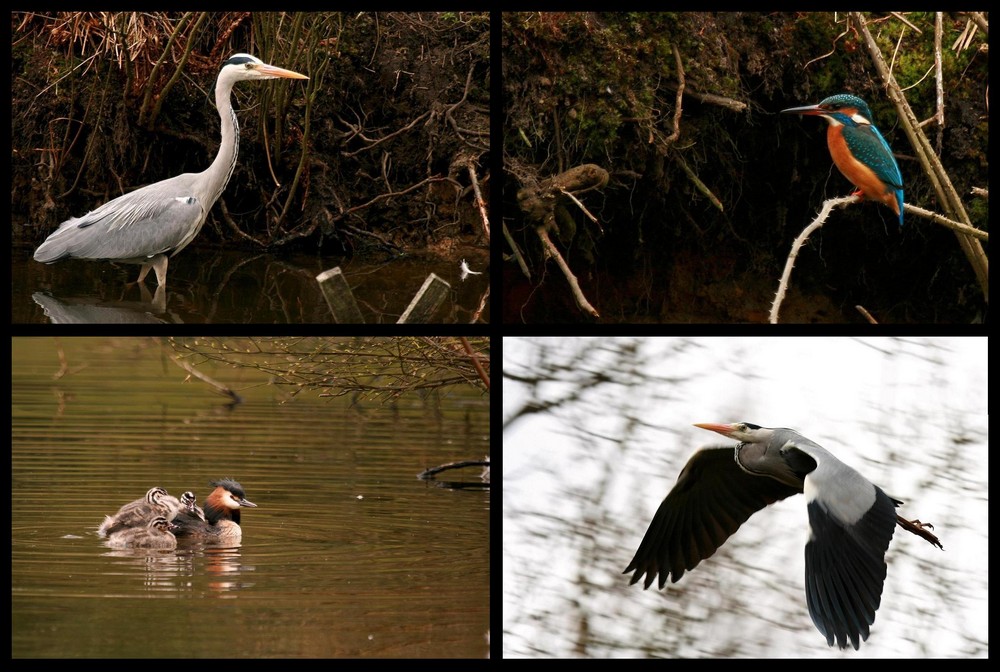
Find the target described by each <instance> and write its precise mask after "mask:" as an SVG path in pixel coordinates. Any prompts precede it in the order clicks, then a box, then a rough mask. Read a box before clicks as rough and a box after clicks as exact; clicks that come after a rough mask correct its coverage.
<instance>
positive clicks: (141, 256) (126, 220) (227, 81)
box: [35, 54, 309, 286]
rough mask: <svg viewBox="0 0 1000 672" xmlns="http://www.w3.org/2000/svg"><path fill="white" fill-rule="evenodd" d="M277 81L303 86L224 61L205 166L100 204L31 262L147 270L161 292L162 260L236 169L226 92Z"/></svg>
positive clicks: (189, 233) (196, 226)
mask: <svg viewBox="0 0 1000 672" xmlns="http://www.w3.org/2000/svg"><path fill="white" fill-rule="evenodd" d="M278 77H285V78H288V79H309V78H308V77H306V76H305V75H301V74H299V73H297V72H292V71H291V70H284V69H282V68H278V67H275V66H273V65H268V64H267V63H264V62H263V61H261V60H260V59H259V58H255V57H254V56H251V55H249V54H235V55H234V56H232V57H230V59H229V60H228V61H226V62H225V63H223V64H222V70H220V71H219V78H218V80H216V82H215V105H216V107H217V108H218V110H219V117H220V118H221V120H222V142H221V144H220V145H219V154H218V156H216V157H215V160H214V161H213V162H212V165H211V166H209V167H208V169H207V170H205V171H203V172H200V173H184V174H183V175H178V176H177V177H171V178H169V179H166V180H163V181H161V182H156V183H155V184H150V185H148V186H145V187H143V188H142V189H137V190H135V191H133V192H130V193H127V194H125V195H123V196H119V197H118V198H116V199H114V200H112V201H108V202H107V203H105V204H104V205H102V206H100V207H99V208H97V209H96V210H91V211H90V212H88V213H87V214H85V215H84V216H83V217H74V218H71V219H69V220H67V221H65V222H63V223H62V224H61V225H60V226H59V228H58V229H56V230H55V231H54V232H53V233H52V234H51V235H50V236H49V237H48V238H46V239H45V242H44V243H42V244H41V245H39V246H38V249H37V250H35V261H41V262H43V263H46V264H51V263H52V262H55V261H59V260H60V259H66V258H68V257H74V258H77V259H94V260H98V259H103V260H108V261H120V262H125V263H130V264H142V268H141V269H140V271H139V282H142V281H143V280H144V279H145V277H146V274H147V273H149V269H150V268H152V269H153V270H155V271H156V282H157V284H158V285H160V286H163V285H165V284H166V282H167V254H170V255H171V256H172V255H175V254H177V253H178V252H180V251H181V250H183V249H184V248H185V247H186V246H187V245H188V243H190V242H191V241H192V240H194V237H195V236H197V235H198V232H199V231H200V230H201V226H202V224H204V223H205V218H206V217H208V212H209V210H211V209H212V205H214V204H215V201H216V200H218V198H219V196H220V195H221V194H222V191H223V190H224V189H225V188H226V183H227V182H229V178H230V177H231V176H232V174H233V169H234V168H235V167H236V155H237V153H238V152H239V124H238V123H237V121H236V113H235V112H234V111H233V106H232V103H231V102H230V93H231V92H232V90H233V85H234V84H236V82H240V81H244V80H261V79H275V78H278Z"/></svg>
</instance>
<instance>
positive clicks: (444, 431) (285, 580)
mask: <svg viewBox="0 0 1000 672" xmlns="http://www.w3.org/2000/svg"><path fill="white" fill-rule="evenodd" d="M59 346H61V347H62V349H63V350H64V351H65V352H66V356H67V364H68V366H69V367H70V369H71V371H72V373H71V374H70V375H67V376H64V377H62V378H60V379H58V380H55V379H53V373H55V372H56V371H57V369H58V368H59V361H58V358H57V350H58V347H59ZM11 355H12V356H11V361H12V386H11V387H12V431H11V436H12V454H11V467H12V478H11V481H12V491H11V530H12V532H11V543H12V553H11V565H12V568H11V603H12V606H11V613H12V621H13V624H12V627H11V648H12V654H13V656H14V657H92V656H102V657H126V656H127V657H221V656H228V657H244V656H246V657H249V656H262V657H312V656H320V657H337V656H359V657H369V656H372V657H376V656H404V657H422V656H432V657H435V656H444V657H450V656H462V657H475V658H481V657H486V656H488V655H489V647H488V643H487V640H486V639H485V637H486V634H487V632H488V630H489V622H490V618H489V605H490V586H489V581H490V558H489V555H490V554H489V551H490V492H489V490H445V489H442V488H438V487H434V485H433V484H429V483H426V482H422V481H419V480H418V479H417V478H416V475H417V474H418V473H419V472H420V471H422V470H423V469H424V468H426V467H429V466H434V465H436V464H441V463H444V462H449V461H454V460H460V459H471V458H481V457H482V456H483V455H485V454H487V453H488V452H489V449H490V448H489V403H488V399H487V398H486V397H483V396H482V395H481V394H479V393H478V392H476V391H473V390H471V389H468V388H459V387H453V388H450V389H449V390H446V391H443V392H441V393H440V394H430V395H427V396H425V397H417V396H415V395H414V396H409V397H403V398H401V399H400V400H398V401H397V402H396V403H394V404H391V405H383V404H379V403H376V402H373V401H365V400H362V401H358V402H356V403H354V404H352V403H351V401H350V399H345V398H334V399H321V398H318V396H317V395H316V394H313V393H308V392H304V393H301V394H299V395H298V396H296V397H295V398H294V399H292V398H290V397H289V396H288V394H287V392H288V390H287V389H285V388H280V387H277V386H273V385H269V384H268V382H267V379H266V378H265V377H264V376H263V375H262V374H260V373H259V372H256V371H248V370H243V369H230V368H227V367H224V366H214V367H213V366H208V365H205V366H204V367H200V368H203V370H204V371H205V372H206V373H209V374H210V375H214V376H216V377H217V378H218V379H220V380H222V381H223V382H225V383H227V384H229V385H232V386H233V387H235V388H237V389H238V391H239V393H240V394H241V395H242V396H243V397H244V399H245V402H244V403H243V404H240V405H238V406H229V405H227V404H226V403H225V402H224V401H223V400H222V399H221V397H219V396H218V395H216V394H215V393H213V392H212V391H211V390H210V389H209V388H208V387H206V386H205V385H203V384H201V383H199V382H185V374H184V373H183V372H182V371H181V370H180V369H178V368H176V367H174V365H173V364H172V363H170V362H169V361H168V360H167V359H166V358H164V357H163V356H162V354H161V353H160V351H159V350H158V349H157V348H155V347H152V346H151V345H150V341H149V340H147V339H104V338H95V339H89V338H88V339H83V338H63V339H59V340H58V343H57V342H56V340H54V339H49V338H15V339H13V340H12V352H11ZM222 476H231V477H234V478H236V479H237V480H239V481H240V482H241V483H242V485H243V486H244V488H245V490H246V493H247V497H248V499H250V500H251V501H253V502H254V503H256V504H257V505H258V508H255V509H247V510H246V511H245V512H244V514H243V517H242V526H243V544H242V546H241V547H240V548H237V549H227V550H219V549H189V550H178V551H150V552H141V551H139V552H131V551H112V550H110V549H108V548H107V547H105V546H104V544H103V543H102V541H101V540H100V539H99V538H98V537H97V535H96V533H95V529H96V527H97V525H98V524H99V523H100V522H101V520H102V519H103V516H104V515H105V514H108V513H113V512H114V511H115V510H117V508H118V507H119V506H121V505H122V504H124V503H126V502H128V501H131V500H133V499H136V498H138V497H141V496H143V494H144V493H145V492H146V490H147V489H148V488H150V487H153V486H156V485H159V486H163V487H165V488H166V489H167V490H168V491H170V492H171V493H175V494H180V493H181V492H183V491H184V490H188V489H190V490H192V491H194V492H195V494H196V495H197V496H198V500H199V502H201V501H203V500H204V498H205V496H206V495H207V494H208V492H209V487H208V481H209V480H211V479H215V478H219V477H222ZM474 478H475V476H474V475H473V479H474Z"/></svg>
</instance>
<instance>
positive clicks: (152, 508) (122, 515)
mask: <svg viewBox="0 0 1000 672" xmlns="http://www.w3.org/2000/svg"><path fill="white" fill-rule="evenodd" d="M184 494H185V495H189V494H191V493H187V492H186V493H184ZM191 498H192V499H194V495H191ZM182 508H183V505H182V504H181V502H180V501H179V500H178V499H177V498H176V497H174V496H173V495H170V494H168V493H167V491H166V490H164V489H163V488H159V487H157V488H150V489H149V491H148V492H146V496H145V497H143V498H142V499H137V500H135V501H134V502H129V503H128V504H126V505H125V506H123V507H122V508H120V509H118V513H116V514H115V515H113V516H105V517H104V522H103V523H101V526H100V527H99V528H97V533H98V534H99V535H101V536H102V537H107V536H110V535H112V534H114V533H115V532H120V531H121V530H124V529H128V528H131V527H138V528H144V527H146V525H147V524H148V523H149V522H150V520H151V519H152V518H155V517H156V516H163V517H164V518H166V519H167V520H173V518H174V516H176V515H177V512H178V511H180V510H181V509H182Z"/></svg>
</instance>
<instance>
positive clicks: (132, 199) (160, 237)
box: [35, 173, 206, 263]
mask: <svg viewBox="0 0 1000 672" xmlns="http://www.w3.org/2000/svg"><path fill="white" fill-rule="evenodd" d="M193 176H194V175H193V174H191V173H186V174H184V175H178V176H177V177H173V178H171V179H169V180H164V181H163V182H157V183H156V184H151V185H149V186H148V187H143V188H142V189H137V190H136V191H133V192H130V193H128V194H125V195H123V196H119V197H118V198H116V199H114V200H112V201H108V202H107V203H105V204H104V205H102V206H101V207H99V208H97V209H95V210H92V211H90V212H88V213H87V214H85V215H83V216H82V217H74V218H72V219H70V220H68V221H66V222H65V223H63V224H62V226H60V227H59V228H58V229H57V230H56V231H55V232H54V233H53V234H52V235H51V236H49V237H48V239H47V240H46V241H45V242H44V243H43V244H42V245H41V246H40V247H39V248H38V249H37V250H36V251H35V260H36V261H41V262H45V263H50V262H53V261H58V260H59V259H63V258H65V257H70V256H72V257H75V258H77V259H111V260H120V261H132V262H142V261H143V260H145V259H148V258H149V257H152V256H154V255H157V254H162V253H165V252H178V251H180V250H181V249H182V248H183V247H184V246H185V245H187V244H188V243H189V242H191V240H192V239H193V238H194V237H195V236H196V235H197V234H198V231H199V230H200V228H201V226H200V223H201V222H204V221H205V215H206V212H205V207H204V204H203V203H202V202H201V201H200V200H199V199H198V198H197V197H196V196H195V195H194V192H193V190H191V189H190V188H188V187H189V186H190V185H187V184H186V182H189V181H190V179H189V178H190V177H193Z"/></svg>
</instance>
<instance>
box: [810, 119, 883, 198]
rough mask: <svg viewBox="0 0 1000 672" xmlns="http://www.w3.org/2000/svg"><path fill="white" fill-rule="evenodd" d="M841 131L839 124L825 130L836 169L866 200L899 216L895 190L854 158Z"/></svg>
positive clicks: (842, 128)
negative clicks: (882, 206) (882, 205)
mask: <svg viewBox="0 0 1000 672" xmlns="http://www.w3.org/2000/svg"><path fill="white" fill-rule="evenodd" d="M843 130H844V127H843V126H841V125H839V124H830V126H829V127H828V128H827V129H826V144H827V146H828V147H829V148H830V156H831V157H832V158H833V162H834V164H836V166H837V169H838V170H840V172H841V173H842V174H843V176H844V177H846V178H847V179H848V180H850V181H851V184H853V185H854V186H856V187H857V188H858V189H860V190H861V193H863V194H864V195H865V197H866V198H868V199H869V200H872V201H878V202H879V203H885V204H886V205H888V206H889V207H890V208H891V209H892V211H893V212H895V213H896V214H897V215H899V202H898V201H897V200H896V192H895V190H894V189H893V188H892V187H891V186H889V185H887V184H886V183H884V182H883V181H882V180H880V179H879V177H878V175H876V174H875V171H873V170H872V169H871V168H869V167H868V166H866V165H865V164H863V163H861V162H860V161H858V160H857V159H856V158H854V155H853V154H851V151H850V149H848V147H847V141H846V140H844V135H843Z"/></svg>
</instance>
